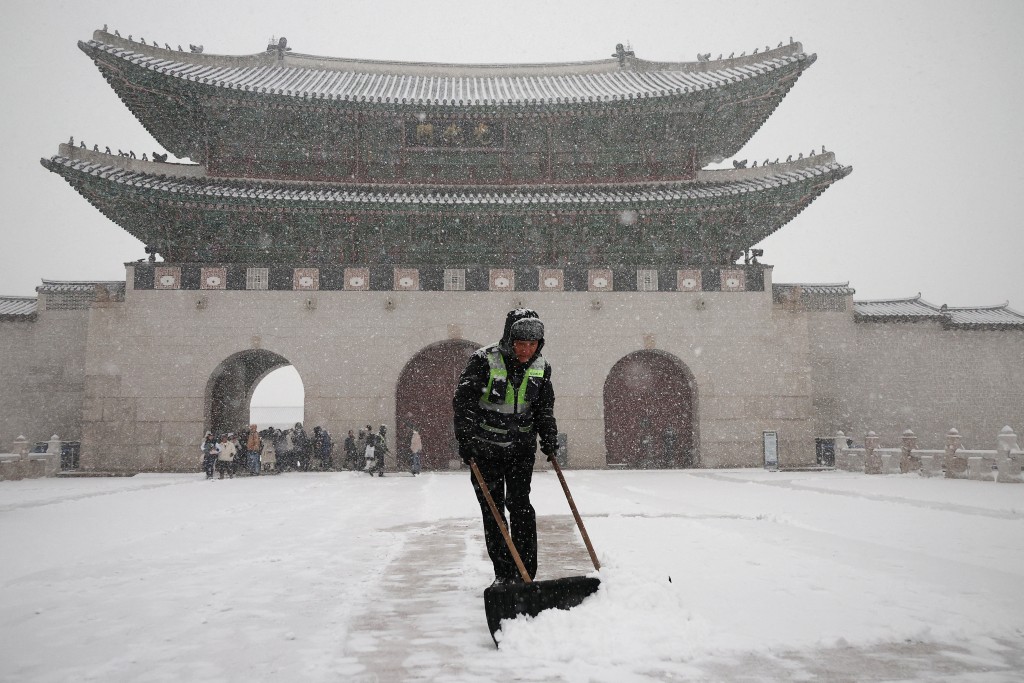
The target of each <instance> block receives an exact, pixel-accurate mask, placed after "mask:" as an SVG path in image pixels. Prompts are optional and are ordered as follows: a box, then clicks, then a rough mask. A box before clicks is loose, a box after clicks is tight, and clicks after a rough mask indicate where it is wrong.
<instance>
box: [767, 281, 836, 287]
mask: <svg viewBox="0 0 1024 683" xmlns="http://www.w3.org/2000/svg"><path fill="white" fill-rule="evenodd" d="M772 286H774V287H849V286H850V281H849V280H847V281H846V282H773V283H772Z"/></svg>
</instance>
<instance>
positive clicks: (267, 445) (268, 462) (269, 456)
mask: <svg viewBox="0 0 1024 683" xmlns="http://www.w3.org/2000/svg"><path fill="white" fill-rule="evenodd" d="M275 437H276V432H275V430H273V429H268V430H266V432H264V434H263V450H262V452H261V453H260V462H261V464H262V466H263V467H262V469H263V471H267V472H272V471H274V470H275V469H276V468H277V444H276V441H277V439H276V438H275Z"/></svg>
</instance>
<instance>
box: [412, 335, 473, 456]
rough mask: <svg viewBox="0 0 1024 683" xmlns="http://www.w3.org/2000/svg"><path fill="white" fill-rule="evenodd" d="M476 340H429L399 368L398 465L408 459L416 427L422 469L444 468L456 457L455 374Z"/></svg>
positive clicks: (469, 354)
mask: <svg viewBox="0 0 1024 683" xmlns="http://www.w3.org/2000/svg"><path fill="white" fill-rule="evenodd" d="M478 348H480V345H479V344H474V343H473V342H469V341H462V340H452V341H444V342H439V343H437V344H431V345H430V346H428V347H426V348H425V349H423V350H421V351H420V352H419V353H417V354H416V355H415V356H413V357H412V359H411V360H410V361H409V362H408V363H406V364H405V367H404V368H402V373H401V374H400V375H399V377H398V388H397V390H396V391H395V443H396V448H395V454H396V456H397V458H398V462H399V467H403V468H404V467H406V466H407V463H408V462H409V440H410V439H411V438H412V430H413V429H414V428H415V429H418V430H419V432H420V437H421V438H422V439H423V462H422V465H423V469H424V470H447V469H449V466H450V463H452V462H453V461H456V462H457V461H458V454H457V453H456V449H455V429H454V427H453V425H452V421H453V419H454V416H455V412H454V410H453V409H452V396H453V395H454V394H455V385H456V384H457V383H458V381H459V375H460V374H462V370H463V369H464V368H465V367H466V362H467V361H468V360H469V357H470V356H471V355H473V352H474V351H476V350H477V349H478Z"/></svg>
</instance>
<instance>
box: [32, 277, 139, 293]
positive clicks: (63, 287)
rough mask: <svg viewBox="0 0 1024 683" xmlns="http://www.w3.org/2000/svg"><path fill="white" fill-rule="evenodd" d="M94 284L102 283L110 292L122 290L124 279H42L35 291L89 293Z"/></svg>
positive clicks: (93, 289) (93, 288)
mask: <svg viewBox="0 0 1024 683" xmlns="http://www.w3.org/2000/svg"><path fill="white" fill-rule="evenodd" d="M96 285H102V286H104V287H106V288H107V290H108V291H111V292H115V291H121V292H123V291H124V281H122V280H43V284H41V285H39V286H38V287H36V291H37V292H44V293H47V294H50V293H56V292H83V293H91V292H93V291H95V289H96Z"/></svg>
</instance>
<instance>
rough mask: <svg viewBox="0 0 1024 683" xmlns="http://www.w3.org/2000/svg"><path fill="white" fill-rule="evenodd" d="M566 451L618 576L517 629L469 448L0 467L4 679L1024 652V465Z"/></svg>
mask: <svg viewBox="0 0 1024 683" xmlns="http://www.w3.org/2000/svg"><path fill="white" fill-rule="evenodd" d="M566 474H567V477H568V479H569V483H570V486H572V489H573V495H574V497H575V498H576V502H577V504H578V505H579V507H580V512H581V514H582V515H583V517H584V520H585V521H586V523H587V528H588V531H590V534H591V537H592V539H593V541H594V544H595V546H596V549H597V552H598V555H599V557H600V559H601V561H602V564H603V565H604V569H603V570H602V572H601V577H602V582H603V583H602V589H601V591H599V592H598V593H597V594H596V595H594V596H592V597H591V598H589V599H588V600H587V601H586V602H585V603H584V604H583V605H581V606H580V607H577V608H575V609H573V610H571V611H569V612H558V611H551V612H545V613H543V614H542V615H540V616H539V617H538V618H536V619H533V620H525V619H521V620H517V621H515V622H512V623H507V624H506V625H505V628H504V629H503V632H502V637H503V640H502V647H501V649H500V650H495V648H494V645H493V643H492V641H491V639H490V634H489V633H488V631H487V627H486V623H485V620H484V614H483V601H482V597H481V595H482V590H483V588H484V587H485V586H486V585H487V584H488V583H489V582H490V578H491V575H490V563H489V562H488V560H487V558H486V555H485V553H484V550H483V538H482V533H481V530H480V522H479V510H478V508H477V506H476V501H475V499H474V497H473V494H472V490H471V488H470V485H469V479H468V474H466V473H458V474H447V473H446V474H427V475H423V476H420V477H416V478H413V477H410V476H408V475H402V474H393V475H389V476H387V477H384V478H383V479H381V478H372V479H371V478H370V477H367V476H366V475H365V474H356V473H348V472H342V473H324V474H287V475H282V476H277V477H259V478H242V477H237V478H235V479H233V480H225V481H219V480H218V481H204V480H203V479H202V476H201V475H180V474H175V475H142V476H137V477H132V478H122V479H118V478H112V479H70V480H69V479H48V480H27V481H19V482H2V483H0V547H2V548H3V560H2V562H0V680H3V681H24V680H33V681H68V680H96V681H111V680H139V681H146V680H153V681H164V680H167V681H170V680H190V681H234V680H273V679H276V680H312V681H318V680H324V681H342V680H343V681H408V680H423V681H435V680H440V681H492V680H497V679H499V678H505V679H508V680H524V681H554V680H567V681H609V682H613V681H614V682H615V683H619V682H621V681H644V680H658V681H676V680H689V679H705V680H799V679H804V680H813V679H819V680H821V679H824V680H865V679H867V680H873V679H874V680H878V679H884V680H920V681H925V680H937V679H938V680H941V679H945V680H978V681H1004V680H1005V681H1011V680H1014V681H1015V680H1020V678H1021V676H1022V675H1024V591H1022V586H1024V486H1011V485H998V484H994V483H991V482H976V481H947V480H944V479H921V478H919V477H917V476H915V475H905V476H886V477H879V476H875V477H870V476H866V475H857V474H850V473H844V472H830V473H772V472H763V471H760V470H724V471H723V470H717V471H687V472H681V471H672V472H607V471H601V472H589V471H569V472H567V473H566ZM534 481H535V483H534V503H535V507H536V508H537V511H538V515H539V522H538V525H539V527H540V546H541V547H540V577H539V578H552V577H555V576H566V575H574V574H584V573H588V572H589V571H590V570H591V567H590V562H589V558H588V557H587V553H586V550H585V548H584V547H583V545H582V542H581V541H580V539H579V536H578V534H577V533H576V531H575V529H574V527H573V524H572V519H571V517H570V515H569V512H568V506H567V505H566V503H565V499H564V497H563V496H562V492H561V489H560V488H559V486H558V482H557V480H556V479H555V477H554V475H553V474H552V473H550V472H542V473H538V474H537V476H536V477H535V480H534ZM670 577H671V581H670V580H669V578H670Z"/></svg>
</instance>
